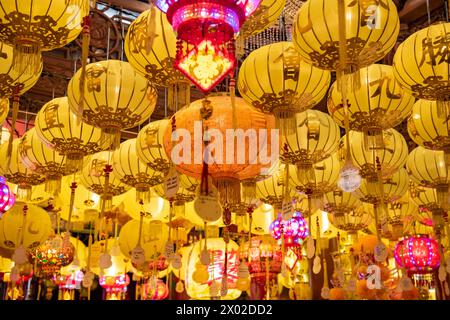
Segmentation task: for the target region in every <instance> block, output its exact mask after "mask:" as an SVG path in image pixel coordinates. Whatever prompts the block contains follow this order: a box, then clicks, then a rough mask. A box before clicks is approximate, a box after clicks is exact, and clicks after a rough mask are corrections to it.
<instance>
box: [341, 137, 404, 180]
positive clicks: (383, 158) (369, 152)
mask: <svg viewBox="0 0 450 320" xmlns="http://www.w3.org/2000/svg"><path fill="white" fill-rule="evenodd" d="M382 137H383V138H382V139H383V143H382V146H380V145H379V144H377V143H370V142H369V143H364V134H363V133H362V132H357V131H353V130H352V131H350V154H351V157H352V160H353V163H354V164H355V165H356V166H357V167H359V168H360V174H361V177H363V178H364V179H368V180H376V179H377V177H378V169H380V170H381V176H382V178H388V177H390V176H392V175H393V174H394V173H395V172H396V171H397V170H398V168H401V167H403V165H404V164H405V163H406V158H407V156H408V146H407V144H406V141H405V138H403V136H402V134H401V133H399V132H398V131H396V130H394V129H388V130H384V131H383V135H382ZM341 151H342V153H343V154H345V153H346V143H345V137H343V138H342V140H341ZM377 162H379V164H380V166H379V168H377Z"/></svg>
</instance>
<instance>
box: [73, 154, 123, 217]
mask: <svg viewBox="0 0 450 320" xmlns="http://www.w3.org/2000/svg"><path fill="white" fill-rule="evenodd" d="M113 172H114V169H113V167H112V159H111V153H110V152H108V151H102V152H98V153H95V154H93V155H90V156H88V157H87V158H86V160H85V164H84V166H83V169H82V170H81V175H80V181H81V183H82V184H83V185H84V186H85V187H86V188H87V189H88V190H89V191H92V192H94V193H96V194H97V195H99V196H100V197H101V200H103V201H104V205H105V210H109V209H110V208H111V206H112V198H113V197H114V196H118V195H120V194H122V193H125V192H126V191H127V190H128V189H129V186H127V185H126V184H124V183H122V182H121V181H120V179H119V178H118V177H117V176H116V175H115V174H113Z"/></svg>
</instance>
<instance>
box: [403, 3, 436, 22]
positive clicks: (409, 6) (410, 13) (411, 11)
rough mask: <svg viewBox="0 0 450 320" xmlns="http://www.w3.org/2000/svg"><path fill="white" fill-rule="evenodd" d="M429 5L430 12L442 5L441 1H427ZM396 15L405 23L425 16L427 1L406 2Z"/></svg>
mask: <svg viewBox="0 0 450 320" xmlns="http://www.w3.org/2000/svg"><path fill="white" fill-rule="evenodd" d="M429 3H430V12H431V11H433V10H435V9H437V8H439V7H441V6H443V5H444V1H443V0H429ZM398 15H399V17H400V21H402V22H406V23H408V22H412V21H414V20H417V19H419V18H421V17H423V16H427V0H408V1H407V2H406V3H405V6H404V7H403V9H402V10H401V11H400V12H399V14H398Z"/></svg>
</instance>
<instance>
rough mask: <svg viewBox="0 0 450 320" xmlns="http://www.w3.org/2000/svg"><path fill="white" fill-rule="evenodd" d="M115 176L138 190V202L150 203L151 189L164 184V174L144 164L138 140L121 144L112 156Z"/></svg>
mask: <svg viewBox="0 0 450 320" xmlns="http://www.w3.org/2000/svg"><path fill="white" fill-rule="evenodd" d="M112 162H113V174H114V175H115V176H117V177H118V178H119V179H120V181H121V182H122V183H124V184H126V185H128V186H130V187H134V188H135V189H136V201H138V202H139V201H141V200H142V201H143V202H148V201H150V188H151V187H153V186H156V185H158V184H160V183H162V182H163V174H162V173H160V172H157V171H154V170H153V169H151V168H150V167H149V166H147V165H146V164H145V163H144V162H142V161H141V160H140V159H139V158H138V156H137V152H136V139H128V140H126V141H124V142H122V143H121V144H120V147H119V149H117V150H115V151H114V152H113V155H112Z"/></svg>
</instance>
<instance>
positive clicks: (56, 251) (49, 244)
mask: <svg viewBox="0 0 450 320" xmlns="http://www.w3.org/2000/svg"><path fill="white" fill-rule="evenodd" d="M74 255H75V247H74V246H73V244H72V243H71V242H70V239H69V237H67V236H61V235H59V234H56V235H52V236H50V237H49V238H48V239H47V240H46V241H45V242H44V243H43V244H41V245H40V246H38V247H37V248H33V249H31V250H29V260H30V262H31V263H33V264H35V265H36V266H37V267H38V268H39V271H40V272H42V273H43V274H44V275H46V276H49V275H54V274H58V273H59V272H60V270H61V268H62V267H64V266H68V265H69V264H70V263H72V261H73V258H74Z"/></svg>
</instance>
